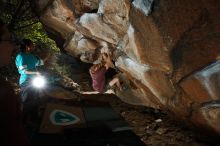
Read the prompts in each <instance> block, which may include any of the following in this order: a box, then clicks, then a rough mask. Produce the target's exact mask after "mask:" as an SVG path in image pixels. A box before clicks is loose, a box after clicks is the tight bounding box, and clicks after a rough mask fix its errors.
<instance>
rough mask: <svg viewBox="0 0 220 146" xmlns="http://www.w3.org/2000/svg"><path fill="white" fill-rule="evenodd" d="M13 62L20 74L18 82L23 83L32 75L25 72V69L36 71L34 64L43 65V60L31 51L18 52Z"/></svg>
mask: <svg viewBox="0 0 220 146" xmlns="http://www.w3.org/2000/svg"><path fill="white" fill-rule="evenodd" d="M15 64H16V67H17V68H18V72H19V74H20V79H19V84H20V85H23V84H24V83H25V82H26V81H27V80H28V79H31V78H32V77H33V75H28V74H26V70H28V71H36V66H39V65H43V61H42V60H41V59H39V58H38V57H37V56H35V55H33V54H31V53H23V52H20V53H18V54H17V56H16V59H15Z"/></svg>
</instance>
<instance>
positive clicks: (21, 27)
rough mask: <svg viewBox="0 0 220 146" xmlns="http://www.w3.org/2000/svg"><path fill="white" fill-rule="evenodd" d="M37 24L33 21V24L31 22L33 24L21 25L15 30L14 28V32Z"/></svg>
mask: <svg viewBox="0 0 220 146" xmlns="http://www.w3.org/2000/svg"><path fill="white" fill-rule="evenodd" d="M38 22H39V21H35V22H33V23H30V24H27V25H23V26H20V27H17V28H15V29H14V30H19V29H23V28H26V27H29V26H31V25H34V24H36V23H38Z"/></svg>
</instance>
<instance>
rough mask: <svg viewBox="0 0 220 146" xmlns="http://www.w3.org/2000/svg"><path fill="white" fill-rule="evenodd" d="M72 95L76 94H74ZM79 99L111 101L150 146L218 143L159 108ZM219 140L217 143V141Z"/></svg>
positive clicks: (84, 82) (83, 84)
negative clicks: (173, 118) (212, 141)
mask: <svg viewBox="0 0 220 146" xmlns="http://www.w3.org/2000/svg"><path fill="white" fill-rule="evenodd" d="M5 78H6V79H7V80H8V81H10V82H11V83H12V85H13V86H14V88H15V91H16V92H17V93H19V87H18V84H17V81H18V76H17V75H14V73H9V74H7V75H6V76H5ZM78 81H79V83H78V84H79V85H80V89H81V90H83V91H91V86H90V85H89V84H90V81H89V80H88V76H87V75H86V74H84V75H83V74H82V76H81V77H80V78H79V80H78ZM64 84H66V85H67V86H75V84H74V82H73V81H71V80H70V79H67V80H65V82H64ZM73 94H75V93H73ZM77 96H80V98H83V97H85V96H93V97H95V98H97V99H100V100H101V101H105V102H108V103H110V105H111V106H112V107H113V109H114V110H115V111H116V112H117V113H119V114H120V115H121V116H122V117H123V118H124V119H125V120H126V121H127V123H128V124H129V125H130V126H131V127H132V129H133V131H134V133H135V134H136V135H138V136H139V137H140V139H141V140H142V141H143V142H144V143H145V144H146V145H149V146H150V145H152V146H218V145H220V144H218V143H211V142H210V141H209V138H207V137H206V138H201V136H200V134H199V133H196V132H193V131H192V130H190V129H188V128H187V127H185V126H183V125H180V123H178V122H175V121H174V120H172V118H171V117H169V116H168V115H167V114H166V113H163V112H162V111H159V110H156V109H152V108H147V107H142V106H133V105H128V104H126V103H124V102H122V101H121V100H120V99H119V98H118V97H117V96H115V95H113V94H90V95H83V94H77ZM219 143H220V142H219Z"/></svg>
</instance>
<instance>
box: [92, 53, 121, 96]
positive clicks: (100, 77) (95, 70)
mask: <svg viewBox="0 0 220 146" xmlns="http://www.w3.org/2000/svg"><path fill="white" fill-rule="evenodd" d="M113 67H114V64H113V63H112V60H111V57H110V55H108V54H107V53H102V54H101V55H100V61H96V63H95V64H94V65H93V66H92V67H91V68H90V69H89V73H90V75H91V78H92V87H93V89H94V90H96V91H98V92H100V93H104V92H106V91H107V90H108V89H111V88H114V87H115V86H116V87H117V88H118V89H119V90H120V91H121V90H122V86H121V84H120V81H119V78H118V77H113V79H112V80H111V81H110V82H108V83H107V84H106V77H105V74H106V71H107V70H108V69H109V68H113Z"/></svg>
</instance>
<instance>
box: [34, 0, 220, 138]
mask: <svg viewBox="0 0 220 146" xmlns="http://www.w3.org/2000/svg"><path fill="white" fill-rule="evenodd" d="M32 2H33V6H34V8H35V9H34V10H35V11H36V12H37V14H38V15H39V18H40V20H41V22H42V23H43V24H44V27H45V28H46V30H47V31H48V32H49V34H50V36H51V37H52V38H53V39H54V40H55V41H56V42H57V44H58V45H59V46H60V47H61V49H63V50H65V51H67V52H68V54H71V55H72V56H74V57H78V58H81V60H82V61H85V62H90V63H92V62H94V61H95V60H96V59H97V56H98V54H99V53H100V52H108V53H111V54H113V59H114V61H115V64H116V67H117V68H118V70H120V76H121V79H122V80H124V83H125V84H126V85H127V86H128V89H127V90H124V91H120V92H119V91H118V92H116V94H117V95H118V96H119V97H120V98H121V99H122V100H123V101H125V102H127V103H130V104H135V105H144V106H150V107H153V108H158V109H162V110H166V111H168V112H170V113H173V114H174V115H175V116H176V117H179V118H180V119H182V120H186V121H188V122H189V123H193V124H194V125H195V126H198V127H200V128H201V127H202V128H203V129H204V130H207V131H210V132H212V133H217V134H220V124H219V123H220V62H219V61H216V58H218V55H219V53H220V49H219V48H220V27H219V24H220V19H219V18H220V5H219V4H218V3H219V2H218V1H217V0H209V1H207V0H193V1H192V0H175V1H174V0H32Z"/></svg>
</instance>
